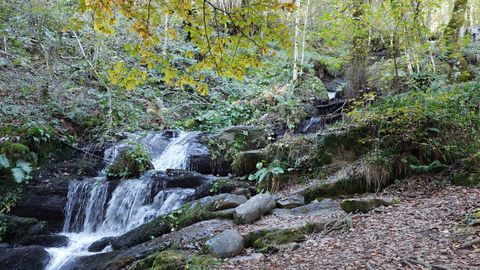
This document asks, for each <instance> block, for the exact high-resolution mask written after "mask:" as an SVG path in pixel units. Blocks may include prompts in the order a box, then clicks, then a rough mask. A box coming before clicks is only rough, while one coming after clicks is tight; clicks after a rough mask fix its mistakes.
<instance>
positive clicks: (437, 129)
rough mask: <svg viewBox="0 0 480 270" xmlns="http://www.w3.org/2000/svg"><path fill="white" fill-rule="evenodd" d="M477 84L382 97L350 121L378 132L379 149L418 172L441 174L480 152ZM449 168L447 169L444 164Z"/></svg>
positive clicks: (354, 112)
mask: <svg viewBox="0 0 480 270" xmlns="http://www.w3.org/2000/svg"><path fill="white" fill-rule="evenodd" d="M479 88H480V85H479V84H478V83H468V84H460V85H454V86H451V87H446V88H443V89H428V90H426V91H424V92H423V91H422V92H418V91H411V92H408V93H406V94H402V95H398V96H394V97H387V98H383V99H382V100H380V101H378V102H376V103H374V104H373V105H367V106H366V107H365V108H357V109H355V110H353V111H352V112H351V113H350V116H351V117H352V118H353V119H354V120H355V121H356V122H357V123H359V124H361V125H364V126H369V127H374V128H375V130H376V132H377V134H376V136H375V137H374V138H371V137H370V138H367V140H373V141H374V142H375V144H376V145H377V146H378V147H379V149H382V150H384V151H385V152H386V153H389V154H391V155H393V156H395V157H396V158H395V159H397V160H406V162H404V163H408V164H409V165H411V166H409V167H410V169H412V170H414V171H418V172H431V171H438V170H440V169H442V168H444V167H445V165H449V164H452V163H453V162H455V161H457V160H458V159H461V158H464V157H466V156H468V155H469V154H472V153H476V152H477V151H478V149H479V147H480V145H479V144H478V142H479V137H478V136H479V135H478V134H479V133H478V130H479V128H480V115H479V110H478V103H479V102H480V98H479V96H478V89H479ZM444 164H445V165H444Z"/></svg>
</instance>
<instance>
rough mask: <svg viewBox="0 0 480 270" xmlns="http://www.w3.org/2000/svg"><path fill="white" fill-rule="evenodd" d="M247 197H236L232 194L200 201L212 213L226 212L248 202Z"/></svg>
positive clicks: (219, 195) (209, 197)
mask: <svg viewBox="0 0 480 270" xmlns="http://www.w3.org/2000/svg"><path fill="white" fill-rule="evenodd" d="M247 200H248V199H247V197H245V196H243V195H235V194H230V193H223V194H218V195H215V196H208V197H205V198H202V199H200V200H198V202H199V203H200V205H202V206H203V207H207V208H208V209H209V210H211V211H218V210H225V209H230V208H235V207H237V206H239V205H241V204H243V203H245V202H246V201H247Z"/></svg>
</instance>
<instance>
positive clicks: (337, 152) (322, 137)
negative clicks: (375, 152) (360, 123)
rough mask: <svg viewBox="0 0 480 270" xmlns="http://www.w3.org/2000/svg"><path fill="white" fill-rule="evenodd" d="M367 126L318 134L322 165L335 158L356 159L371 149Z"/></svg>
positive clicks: (318, 149)
mask: <svg viewBox="0 0 480 270" xmlns="http://www.w3.org/2000/svg"><path fill="white" fill-rule="evenodd" d="M368 135H369V131H368V129H367V128H366V127H349V128H344V129H334V130H328V131H326V132H323V133H319V134H318V135H317V153H318V156H317V160H318V163H319V164H320V165H325V164H330V163H332V162H333V161H334V160H341V161H355V160H357V159H358V158H359V157H360V156H362V155H363V154H365V153H367V152H368V150H369V149H370V143H368V141H367V140H365V138H367V137H368Z"/></svg>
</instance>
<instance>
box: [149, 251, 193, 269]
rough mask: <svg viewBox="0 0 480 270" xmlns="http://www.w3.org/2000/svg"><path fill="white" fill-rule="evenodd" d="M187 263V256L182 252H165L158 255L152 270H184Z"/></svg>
mask: <svg viewBox="0 0 480 270" xmlns="http://www.w3.org/2000/svg"><path fill="white" fill-rule="evenodd" d="M186 263H187V256H185V254H183V253H182V252H180V251H176V250H165V251H162V252H160V253H158V254H157V256H156V257H155V260H154V261H153V266H152V268H151V269H152V270H182V269H184V268H185V264H186Z"/></svg>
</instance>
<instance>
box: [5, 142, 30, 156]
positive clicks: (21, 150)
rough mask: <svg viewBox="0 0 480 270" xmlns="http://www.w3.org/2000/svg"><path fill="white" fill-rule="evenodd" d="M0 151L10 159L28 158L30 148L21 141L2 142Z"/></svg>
mask: <svg viewBox="0 0 480 270" xmlns="http://www.w3.org/2000/svg"><path fill="white" fill-rule="evenodd" d="M0 153H3V154H5V155H6V156H7V157H8V158H10V159H12V160H19V159H23V160H28V159H30V149H29V148H28V146H26V145H25V144H22V143H10V142H7V143H4V144H2V145H1V146H0Z"/></svg>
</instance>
